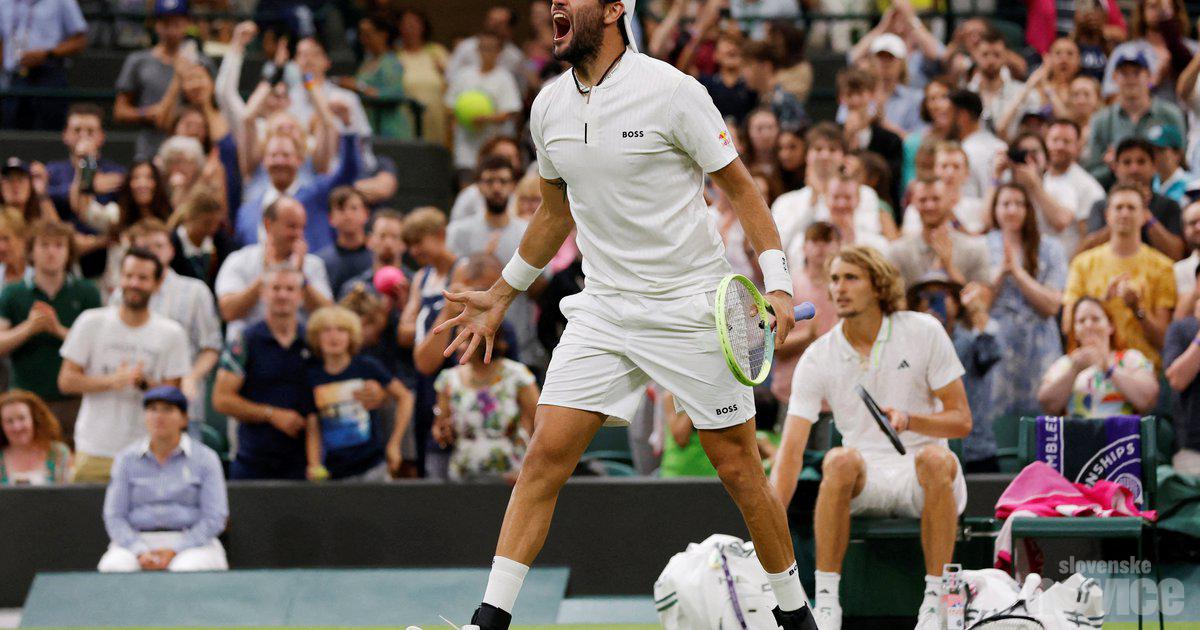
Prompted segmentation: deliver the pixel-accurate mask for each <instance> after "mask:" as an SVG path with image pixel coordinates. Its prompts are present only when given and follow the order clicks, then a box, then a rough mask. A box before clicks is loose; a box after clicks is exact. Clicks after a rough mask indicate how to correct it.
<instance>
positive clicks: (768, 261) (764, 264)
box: [758, 249, 792, 295]
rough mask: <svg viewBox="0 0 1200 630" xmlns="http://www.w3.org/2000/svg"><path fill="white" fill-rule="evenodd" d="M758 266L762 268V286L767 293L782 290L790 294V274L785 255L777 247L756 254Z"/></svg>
mask: <svg viewBox="0 0 1200 630" xmlns="http://www.w3.org/2000/svg"><path fill="white" fill-rule="evenodd" d="M758 266H759V268H760V269H762V274H763V286H765V287H766V290H767V293H770V292H771V291H783V292H784V293H786V294H788V295H791V294H792V274H791V272H789V271H788V264H787V256H785V255H784V253H783V252H782V251H780V250H778V249H768V250H767V251H765V252H763V253H761V254H759V255H758Z"/></svg>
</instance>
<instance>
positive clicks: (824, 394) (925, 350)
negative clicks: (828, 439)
mask: <svg viewBox="0 0 1200 630" xmlns="http://www.w3.org/2000/svg"><path fill="white" fill-rule="evenodd" d="M842 324H843V322H838V323H837V325H836V326H834V327H833V329H832V330H830V331H829V332H827V333H825V334H824V335H821V337H820V338H818V339H817V340H816V341H814V342H813V343H812V345H810V346H809V347H808V349H807V350H805V351H804V355H803V356H801V357H800V362H799V363H798V364H797V365H796V371H795V372H794V373H793V375H792V396H791V400H790V401H789V403H788V415H789V416H800V417H801V418H805V419H807V420H809V421H816V419H817V414H819V413H820V412H821V401H822V400H825V401H828V402H829V408H830V410H831V411H832V412H833V419H834V423H835V424H836V425H837V428H838V431H840V432H841V434H842V444H844V445H845V446H847V447H851V448H855V449H858V450H859V451H860V452H862V453H863V454H864V455H871V456H896V455H897V453H896V450H895V448H893V447H892V443H891V442H890V441H888V438H887V436H886V435H885V434H884V432H883V430H882V429H880V428H879V426H878V425H876V424H875V420H874V419H873V418H872V417H871V414H870V412H868V411H867V406H866V405H865V404H863V401H862V399H860V398H859V397H858V394H857V393H856V392H855V387H854V386H855V385H862V386H863V387H864V388H866V390H867V391H868V392H870V394H871V396H872V397H873V398H875V402H877V403H879V406H880V407H892V408H895V409H900V410H902V411H906V412H908V413H910V414H928V413H936V412H938V411H941V409H942V402H941V401H940V400H938V398H937V397H936V396H934V395H933V392H934V391H936V390H939V389H941V388H943V387H945V386H946V385H949V384H950V383H951V382H953V381H954V380H955V379H957V378H959V377H961V376H962V375H963V373H964V370H963V366H962V363H960V362H959V360H958V355H957V354H955V352H954V344H953V342H951V341H950V336H949V335H947V334H946V330H945V329H944V328H942V325H941V323H940V322H938V321H937V320H936V319H934V318H933V316H931V315H926V314H924V313H916V312H913V311H900V312H897V313H892V314H891V315H888V316H885V317H884V318H883V324H882V325H881V326H880V327H879V335H878V336H877V337H876V339H875V345H874V346H873V347H872V349H871V354H870V356H869V358H868V359H866V360H864V359H863V357H862V356H861V355H859V353H858V351H857V350H855V349H854V348H853V347H852V346H851V345H850V342H849V341H847V340H846V335H845V334H844V333H843V332H842ZM900 441H901V442H903V444H904V446H905V448H906V449H908V452H909V454H910V455H911V454H913V453H915V452H916V451H917V449H919V448H921V447H922V446H925V445H928V444H938V445H941V446H943V447H945V446H947V440H945V439H943V438H935V437H930V436H927V435H921V434H919V433H916V432H915V431H904V432H902V433H900Z"/></svg>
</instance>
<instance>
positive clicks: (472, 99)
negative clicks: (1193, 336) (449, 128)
mask: <svg viewBox="0 0 1200 630" xmlns="http://www.w3.org/2000/svg"><path fill="white" fill-rule="evenodd" d="M495 112H496V106H495V105H494V104H492V97H490V96H488V95H487V94H486V93H485V92H483V91H482V90H467V91H466V92H463V93H462V94H459V95H458V98H457V99H456V100H455V101H454V116H455V117H456V118H458V122H459V124H462V125H464V126H466V127H474V126H475V119H476V118H479V117H480V116H490V115H492V114H494V113H495Z"/></svg>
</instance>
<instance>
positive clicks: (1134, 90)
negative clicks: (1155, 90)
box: [1083, 49, 1187, 183]
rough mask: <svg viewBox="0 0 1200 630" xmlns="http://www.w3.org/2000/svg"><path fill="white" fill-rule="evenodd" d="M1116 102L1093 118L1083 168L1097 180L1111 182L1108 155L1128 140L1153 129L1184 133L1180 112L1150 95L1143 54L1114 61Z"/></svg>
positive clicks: (1127, 54)
mask: <svg viewBox="0 0 1200 630" xmlns="http://www.w3.org/2000/svg"><path fill="white" fill-rule="evenodd" d="M1113 61H1114V66H1113V67H1114V68H1115V70H1113V79H1114V81H1115V82H1116V84H1117V98H1116V101H1115V102H1114V103H1113V104H1112V105H1109V106H1108V107H1105V108H1104V109H1101V110H1100V111H1099V112H1096V115H1095V116H1093V117H1092V123H1091V131H1092V143H1091V146H1090V149H1089V151H1088V155H1087V157H1086V159H1084V161H1083V165H1084V167H1085V168H1087V169H1088V171H1089V172H1091V174H1092V175H1093V176H1095V177H1096V179H1098V180H1100V181H1101V182H1102V183H1103V182H1111V181H1112V172H1111V171H1110V168H1111V162H1112V159H1113V156H1112V154H1111V153H1110V151H1111V150H1112V149H1113V147H1115V146H1116V144H1117V143H1118V142H1120V141H1122V140H1124V139H1125V138H1128V137H1130V136H1139V137H1142V136H1145V134H1146V132H1147V131H1149V129H1150V128H1151V127H1153V126H1155V125H1171V126H1173V127H1175V129H1187V126H1186V125H1185V124H1184V120H1183V114H1182V113H1180V111H1179V108H1178V107H1176V106H1175V105H1173V104H1171V103H1168V102H1167V101H1164V100H1162V99H1160V98H1157V97H1154V96H1152V95H1151V94H1150V62H1149V61H1147V60H1146V56H1145V54H1143V53H1141V52H1138V51H1134V50H1128V49H1127V50H1125V51H1123V52H1120V53H1118V55H1117V57H1116V58H1115V59H1114V60H1113Z"/></svg>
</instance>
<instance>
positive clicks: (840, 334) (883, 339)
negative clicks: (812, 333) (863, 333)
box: [835, 313, 894, 368]
mask: <svg viewBox="0 0 1200 630" xmlns="http://www.w3.org/2000/svg"><path fill="white" fill-rule="evenodd" d="M892 315H894V313H893V314H889V315H884V316H883V321H881V322H880V323H879V332H878V333H876V334H875V342H874V343H873V344H872V345H871V355H870V365H871V367H872V368H873V367H875V366H877V365H878V364H879V358H880V357H881V356H882V355H883V347H884V345H885V344H886V343H887V342H888V341H889V340H891V338H892ZM845 322H846V320H841V321H839V322H838V323H837V326H836V327H835V330H836V332H837V335H836V336H835V339H837V344H838V347H840V348H841V349H842V352H843V353H844V354H846V356H847V357H852V358H853V359H855V360H861V359H862V355H860V354H859V353H858V350H855V349H854V346H852V345H850V340H849V339H847V338H846V329H845V325H844V324H845Z"/></svg>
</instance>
